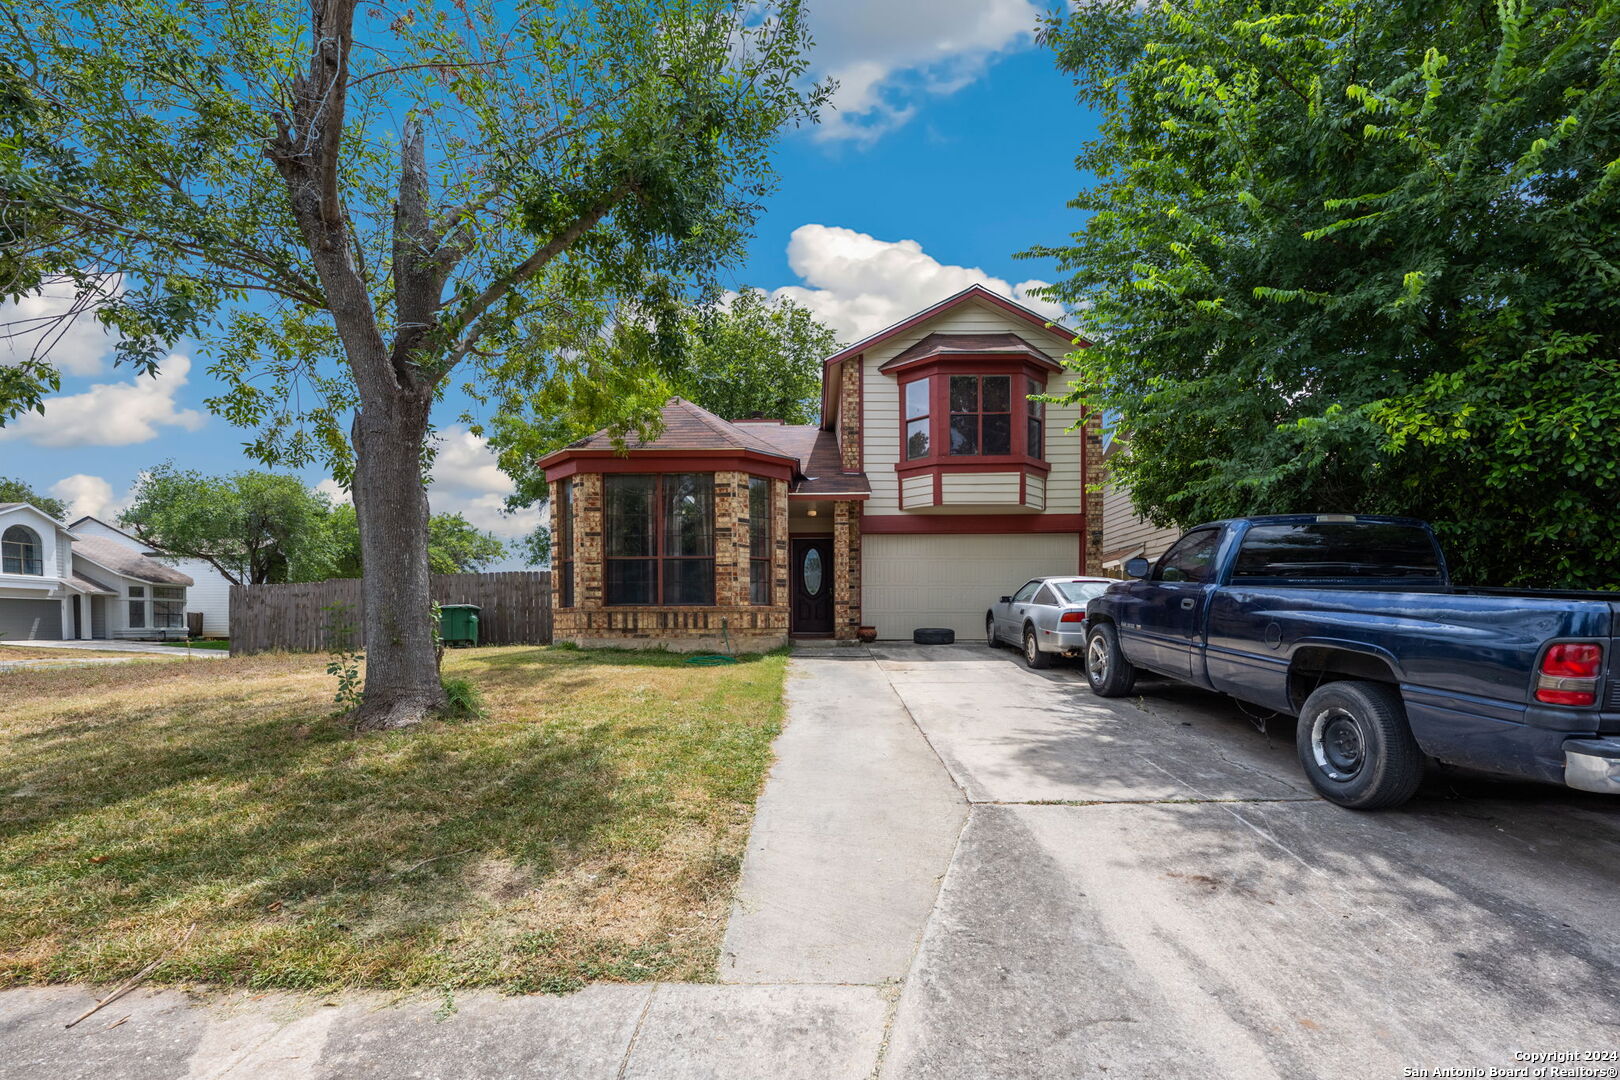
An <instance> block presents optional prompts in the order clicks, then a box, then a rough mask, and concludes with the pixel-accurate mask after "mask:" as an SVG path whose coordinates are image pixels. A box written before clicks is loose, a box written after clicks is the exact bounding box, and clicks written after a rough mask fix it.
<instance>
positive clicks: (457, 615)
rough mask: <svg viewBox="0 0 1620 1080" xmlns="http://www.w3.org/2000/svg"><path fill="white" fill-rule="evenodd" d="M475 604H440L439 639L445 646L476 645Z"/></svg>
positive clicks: (476, 613)
mask: <svg viewBox="0 0 1620 1080" xmlns="http://www.w3.org/2000/svg"><path fill="white" fill-rule="evenodd" d="M479 610H480V609H479V607H478V605H477V604H440V605H439V639H440V640H441V641H443V642H444V643H445V644H446V645H476V644H478V612H479Z"/></svg>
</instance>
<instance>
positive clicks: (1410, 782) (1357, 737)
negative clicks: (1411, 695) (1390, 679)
mask: <svg viewBox="0 0 1620 1080" xmlns="http://www.w3.org/2000/svg"><path fill="white" fill-rule="evenodd" d="M1295 743H1296V745H1297V746H1298V748H1299V761H1300V764H1301V765H1303V766H1304V767H1305V776H1306V777H1307V778H1308V779H1309V780H1310V782H1311V786H1312V787H1314V788H1316V790H1317V791H1319V792H1321V793H1322V796H1323V798H1326V799H1327V800H1329V801H1330V802H1335V803H1338V804H1339V805H1340V806H1347V807H1350V808H1351V809H1353V810H1381V809H1384V808H1385V807H1390V806H1399V805H1400V804H1401V803H1403V802H1406V801H1407V800H1408V799H1410V798H1411V797H1412V796H1413V795H1414V794H1416V793H1417V789H1418V785H1419V784H1420V783H1422V782H1423V751H1421V750H1419V749H1418V744H1417V740H1416V739H1414V738H1412V729H1411V728H1410V727H1408V726H1407V723H1406V709H1405V708H1404V707H1403V706H1402V705H1401V695H1400V692H1399V691H1398V690H1396V688H1395V687H1393V686H1390V685H1388V684H1386V683H1378V682H1366V681H1363V680H1360V679H1345V680H1343V681H1340V682H1330V683H1326V684H1324V685H1322V686H1320V687H1318V688H1317V689H1316V692H1315V693H1313V694H1312V695H1311V696H1310V697H1309V698H1307V699H1305V708H1304V709H1302V710H1301V711H1300V714H1299V730H1298V733H1297V735H1296V736H1295Z"/></svg>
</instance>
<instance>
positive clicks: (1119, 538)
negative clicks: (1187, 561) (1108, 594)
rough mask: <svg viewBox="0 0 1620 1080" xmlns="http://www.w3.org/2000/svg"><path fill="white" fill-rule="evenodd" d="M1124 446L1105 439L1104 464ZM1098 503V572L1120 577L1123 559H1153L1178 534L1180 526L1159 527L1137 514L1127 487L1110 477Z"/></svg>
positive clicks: (1116, 440) (1123, 450) (1123, 563)
mask: <svg viewBox="0 0 1620 1080" xmlns="http://www.w3.org/2000/svg"><path fill="white" fill-rule="evenodd" d="M1126 445H1127V444H1126V441H1125V440H1124V439H1122V438H1119V437H1117V436H1116V437H1115V438H1113V439H1110V440H1108V445H1107V448H1106V449H1105V450H1104V451H1103V461H1104V463H1105V464H1106V463H1107V462H1111V461H1113V459H1114V457H1115V455H1117V454H1121V453H1124V452H1125V447H1126ZM1102 503H1103V527H1102V531H1103V557H1102V572H1103V573H1104V574H1107V575H1108V576H1109V577H1114V578H1123V577H1124V576H1125V560H1127V559H1134V558H1136V557H1137V556H1138V555H1140V556H1142V557H1143V558H1145V559H1157V558H1158V557H1159V556H1160V555H1163V554H1164V552H1165V550H1166V549H1167V548H1169V547H1170V545H1171V544H1173V543H1175V542H1176V541H1177V540H1178V539H1179V538H1180V537H1181V530H1180V529H1166V528H1161V527H1159V526H1157V525H1154V524H1152V523H1151V522H1149V521H1148V520H1147V519H1146V518H1144V517H1142V516H1141V515H1140V514H1138V513H1137V512H1136V508H1135V507H1133V506H1132V505H1131V491H1130V489H1129V488H1127V487H1124V486H1122V485H1120V484H1116V483H1115V482H1114V481H1113V479H1112V478H1110V479H1109V480H1108V482H1107V484H1105V485H1104V487H1103V495H1102Z"/></svg>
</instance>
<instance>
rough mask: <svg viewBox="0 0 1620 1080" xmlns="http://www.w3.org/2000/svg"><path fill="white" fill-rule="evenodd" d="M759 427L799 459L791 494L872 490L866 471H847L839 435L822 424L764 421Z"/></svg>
mask: <svg viewBox="0 0 1620 1080" xmlns="http://www.w3.org/2000/svg"><path fill="white" fill-rule="evenodd" d="M755 430H756V431H757V432H758V433H759V434H760V435H762V436H764V437H765V438H766V440H767V441H769V442H774V443H775V444H776V445H778V446H780V447H781V448H782V449H783V451H785V452H786V453H789V454H792V455H793V456H794V457H796V458H797V459H798V461H799V473H800V474H801V475H800V476H798V477H795V478H794V481H793V485H792V487H791V488H789V489H788V490H789V494H792V495H797V496H799V497H801V498H806V499H808V498H828V499H848V498H854V497H857V496H859V497H865V496H868V495H870V494H871V493H872V484H871V481H869V480H867V478H866V474H865V473H864V472H845V471H844V456H843V455H842V454H840V453H839V452H838V436H837V434H836V433H834V432H831V431H823V430H822V429H821V426H820V425H819V424H760V425H758V426H757V428H755Z"/></svg>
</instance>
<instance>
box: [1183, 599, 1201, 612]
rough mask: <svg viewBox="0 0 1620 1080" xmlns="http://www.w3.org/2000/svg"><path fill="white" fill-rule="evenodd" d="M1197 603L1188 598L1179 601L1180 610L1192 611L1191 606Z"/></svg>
mask: <svg viewBox="0 0 1620 1080" xmlns="http://www.w3.org/2000/svg"><path fill="white" fill-rule="evenodd" d="M1197 602H1198V601H1196V600H1194V599H1193V598H1192V597H1190V596H1188V597H1186V598H1184V599H1183V600H1182V601H1181V610H1182V611H1191V610H1192V609H1193V605H1194V604H1196V603H1197Z"/></svg>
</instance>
